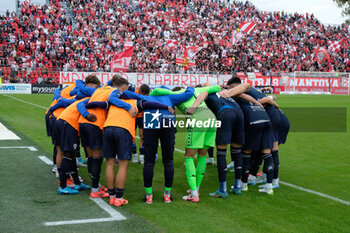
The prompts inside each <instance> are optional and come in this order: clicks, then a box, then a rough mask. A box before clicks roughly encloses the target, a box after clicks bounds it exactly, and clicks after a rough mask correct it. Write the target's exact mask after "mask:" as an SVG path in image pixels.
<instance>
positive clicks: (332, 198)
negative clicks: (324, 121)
mask: <svg viewBox="0 0 350 233" xmlns="http://www.w3.org/2000/svg"><path fill="white" fill-rule="evenodd" d="M3 95H4V96H7V97H10V98H12V99H15V100H18V101H20V102H23V103H27V104H30V105H33V106H36V107H39V108H43V109H47V108H46V107H44V106H41V105H37V104H34V103H31V102H27V101H24V100H21V99H18V98H16V97H13V96H8V95H5V94H3ZM136 137H137V138H140V137H139V136H136ZM1 148H2V147H0V149H1ZM25 148H29V147H25ZM33 148H34V147H33ZM34 149H35V148H34ZM35 150H36V149H35ZM175 150H176V151H178V152H180V153H183V154H184V153H185V151H183V150H181V149H178V148H175ZM280 183H281V184H283V185H286V186H289V187H291V188H295V189H298V190H301V191H304V192H308V193H312V194H315V195H318V196H320V197H324V198H328V199H330V200H333V201H336V202H339V203H342V204H345V205H350V202H348V201H344V200H342V199H339V198H337V197H332V196H329V195H327V194H324V193H320V192H317V191H313V190H311V189H306V188H303V187H300V186H297V185H294V184H290V183H287V182H284V181H280Z"/></svg>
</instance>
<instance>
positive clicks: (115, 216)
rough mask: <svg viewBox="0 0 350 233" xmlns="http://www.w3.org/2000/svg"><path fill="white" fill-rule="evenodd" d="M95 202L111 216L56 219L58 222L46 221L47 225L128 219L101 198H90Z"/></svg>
mask: <svg viewBox="0 0 350 233" xmlns="http://www.w3.org/2000/svg"><path fill="white" fill-rule="evenodd" d="M90 200H92V201H93V202H95V203H96V204H97V205H98V206H99V207H101V208H102V209H103V210H104V211H106V212H107V213H108V214H109V215H110V216H111V217H109V218H91V219H78V220H68V221H56V222H44V225H45V226H59V225H70V224H82V223H94V222H111V221H120V220H126V218H125V217H124V216H123V215H122V214H121V213H119V212H118V211H116V210H115V209H113V208H112V207H111V206H109V205H108V204H107V203H106V202H105V201H104V200H102V199H101V198H90Z"/></svg>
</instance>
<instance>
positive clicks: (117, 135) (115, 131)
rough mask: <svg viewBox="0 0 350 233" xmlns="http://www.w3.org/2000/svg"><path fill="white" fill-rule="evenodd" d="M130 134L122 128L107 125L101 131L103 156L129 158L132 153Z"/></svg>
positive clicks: (107, 157)
mask: <svg viewBox="0 0 350 233" xmlns="http://www.w3.org/2000/svg"><path fill="white" fill-rule="evenodd" d="M132 143H133V140H132V136H131V134H130V133H129V131H127V130H126V129H124V128H120V127H114V126H109V127H106V128H104V132H103V149H102V156H103V158H106V159H110V158H115V157H116V155H118V159H121V160H130V159H131V155H132Z"/></svg>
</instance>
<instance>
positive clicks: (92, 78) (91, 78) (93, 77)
mask: <svg viewBox="0 0 350 233" xmlns="http://www.w3.org/2000/svg"><path fill="white" fill-rule="evenodd" d="M89 84H93V85H95V86H96V87H99V86H100V85H101V81H100V80H99V79H98V78H97V76H96V75H89V76H87V77H86V79H85V85H89Z"/></svg>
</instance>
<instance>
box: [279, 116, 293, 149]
mask: <svg viewBox="0 0 350 233" xmlns="http://www.w3.org/2000/svg"><path fill="white" fill-rule="evenodd" d="M279 114H280V118H281V121H280V124H279V127H278V130H277V133H278V143H279V144H284V143H286V141H287V136H288V132H289V127H290V123H289V120H288V118H287V116H286V115H285V114H284V113H283V112H282V111H281V110H279Z"/></svg>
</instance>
